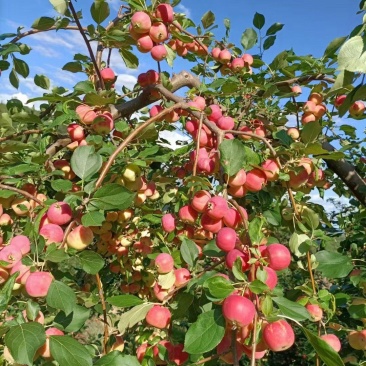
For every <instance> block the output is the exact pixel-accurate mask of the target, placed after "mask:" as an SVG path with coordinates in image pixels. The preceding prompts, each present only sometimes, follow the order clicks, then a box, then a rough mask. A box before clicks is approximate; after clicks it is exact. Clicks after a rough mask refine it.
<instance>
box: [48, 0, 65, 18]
mask: <svg viewBox="0 0 366 366" xmlns="http://www.w3.org/2000/svg"><path fill="white" fill-rule="evenodd" d="M50 3H51V4H52V6H53V8H54V9H55V10H56V11H57V12H58V13H59V14H61V15H64V14H65V13H66V10H67V8H68V4H67V0H50Z"/></svg>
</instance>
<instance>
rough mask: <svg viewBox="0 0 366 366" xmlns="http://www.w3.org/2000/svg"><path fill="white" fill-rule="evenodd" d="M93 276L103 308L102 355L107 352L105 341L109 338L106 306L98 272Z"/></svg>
mask: <svg viewBox="0 0 366 366" xmlns="http://www.w3.org/2000/svg"><path fill="white" fill-rule="evenodd" d="M95 278H96V280H97V286H98V293H99V296H100V302H101V303H102V310H103V322H104V338H103V355H105V354H107V343H108V339H109V329H108V318H107V306H106V302H105V298H104V291H103V283H102V281H101V279H100V276H99V274H98V273H97V274H96V275H95Z"/></svg>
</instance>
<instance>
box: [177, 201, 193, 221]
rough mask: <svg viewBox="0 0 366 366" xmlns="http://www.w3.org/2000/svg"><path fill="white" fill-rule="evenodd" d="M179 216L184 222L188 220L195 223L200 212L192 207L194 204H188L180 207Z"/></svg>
mask: <svg viewBox="0 0 366 366" xmlns="http://www.w3.org/2000/svg"><path fill="white" fill-rule="evenodd" d="M178 215H179V218H180V219H181V220H182V221H183V222H187V223H190V224H193V223H194V222H195V221H196V220H197V217H198V213H197V211H196V210H194V209H193V208H192V206H190V205H186V206H183V207H181V208H180V209H179V212H178Z"/></svg>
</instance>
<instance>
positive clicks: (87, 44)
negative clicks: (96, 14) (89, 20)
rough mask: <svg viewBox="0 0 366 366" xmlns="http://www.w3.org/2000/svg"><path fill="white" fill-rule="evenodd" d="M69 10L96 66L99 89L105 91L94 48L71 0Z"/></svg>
mask: <svg viewBox="0 0 366 366" xmlns="http://www.w3.org/2000/svg"><path fill="white" fill-rule="evenodd" d="M69 8H70V10H71V13H72V15H73V17H74V19H75V22H76V24H77V26H78V28H79V31H80V34H81V36H82V37H83V39H84V42H85V45H86V47H87V48H88V52H89V56H90V59H91V60H92V63H93V65H94V69H95V72H96V74H97V76H98V82H99V87H100V88H101V89H104V81H103V79H102V76H101V74H100V70H99V67H98V65H97V62H96V60H95V57H94V53H93V50H92V48H91V46H90V42H89V40H88V38H86V35H85V32H84V28H83V27H82V26H81V23H80V20H79V18H78V15H77V13H76V11H75V8H74V5H73V4H72V1H71V0H70V2H69Z"/></svg>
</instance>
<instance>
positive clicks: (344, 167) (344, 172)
mask: <svg viewBox="0 0 366 366" xmlns="http://www.w3.org/2000/svg"><path fill="white" fill-rule="evenodd" d="M322 147H323V149H325V150H327V151H335V148H334V147H333V146H332V145H331V144H330V143H329V142H323V144H322ZM324 161H325V162H326V164H327V166H328V168H329V169H330V170H332V171H333V172H334V173H335V174H337V175H338V177H339V178H340V179H342V181H343V182H344V183H345V184H346V186H347V187H348V188H349V190H350V191H351V192H352V194H353V195H354V196H355V197H356V198H357V199H358V200H359V201H360V202H361V203H362V204H363V205H364V206H366V184H365V182H364V180H363V179H362V178H361V177H360V176H359V174H358V173H357V171H356V169H355V167H354V166H353V165H352V164H350V163H348V162H347V161H346V160H344V159H342V160H328V159H324Z"/></svg>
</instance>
